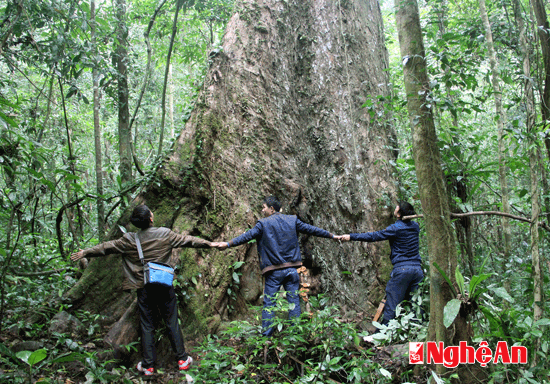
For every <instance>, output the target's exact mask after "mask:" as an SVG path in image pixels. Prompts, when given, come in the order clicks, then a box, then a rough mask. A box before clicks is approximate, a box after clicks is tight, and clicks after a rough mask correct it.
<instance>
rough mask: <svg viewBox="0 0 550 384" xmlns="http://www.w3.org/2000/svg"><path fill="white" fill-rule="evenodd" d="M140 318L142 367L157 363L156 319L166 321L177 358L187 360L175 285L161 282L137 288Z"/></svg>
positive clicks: (169, 337) (149, 366)
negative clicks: (179, 320)
mask: <svg viewBox="0 0 550 384" xmlns="http://www.w3.org/2000/svg"><path fill="white" fill-rule="evenodd" d="M137 297H138V308H139V319H140V323H141V345H142V347H143V360H142V362H141V364H142V367H143V368H145V369H147V368H151V367H152V366H153V365H154V364H155V360H156V358H157V355H156V352H155V319H156V318H158V317H159V315H160V318H162V319H163V320H164V322H165V323H166V328H167V329H168V339H169V340H170V344H171V345H172V349H173V350H174V352H175V354H176V360H186V359H187V353H186V352H185V346H184V345H183V336H182V334H181V330H180V327H179V324H178V302H177V300H176V293H175V292H174V287H172V286H170V287H168V286H165V285H161V284H147V285H145V287H144V288H140V289H138V290H137Z"/></svg>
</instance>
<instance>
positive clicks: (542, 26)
mask: <svg viewBox="0 0 550 384" xmlns="http://www.w3.org/2000/svg"><path fill="white" fill-rule="evenodd" d="M531 4H532V7H533V11H534V12H535V18H536V19H537V26H536V30H537V33H538V35H539V41H540V47H541V51H542V60H543V63H544V90H543V93H542V95H541V103H540V104H541V106H540V110H541V114H542V123H543V124H544V127H548V125H550V23H549V22H548V16H547V14H546V9H545V3H544V2H543V1H542V0H531ZM544 131H546V129H545V130H544ZM544 143H545V145H546V152H547V155H548V160H550V134H549V133H548V132H547V133H546V137H545V140H544Z"/></svg>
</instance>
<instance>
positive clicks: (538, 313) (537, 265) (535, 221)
mask: <svg viewBox="0 0 550 384" xmlns="http://www.w3.org/2000/svg"><path fill="white" fill-rule="evenodd" d="M514 15H515V18H516V23H517V25H518V28H519V47H520V49H521V55H522V58H523V77H524V78H525V85H524V102H525V110H526V115H527V118H526V121H525V125H526V131H527V136H528V138H529V140H528V141H527V143H528V146H529V170H530V180H531V226H530V230H531V263H532V267H533V320H535V321H536V320H540V319H541V318H542V307H541V303H542V284H543V276H542V269H541V262H540V252H539V242H540V241H539V215H540V193H539V188H540V185H539V159H540V155H539V143H538V139H537V135H536V131H535V123H536V112H535V98H534V93H533V82H532V80H531V62H530V59H529V53H530V51H531V49H530V44H529V41H528V40H527V37H526V27H525V22H524V20H523V17H522V15H521V6H520V4H519V1H518V0H514ZM536 345H537V346H536V347H535V350H538V349H539V345H540V340H537V341H536ZM537 360H538V357H537V355H536V354H535V357H534V361H533V362H532V363H531V364H532V366H535V365H536V363H537Z"/></svg>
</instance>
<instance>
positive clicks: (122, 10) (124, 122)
mask: <svg viewBox="0 0 550 384" xmlns="http://www.w3.org/2000/svg"><path fill="white" fill-rule="evenodd" d="M116 15H117V31H116V35H117V38H116V52H115V57H116V68H117V80H118V81H117V84H118V153H119V161H120V164H119V170H120V172H119V173H120V184H121V186H122V188H121V189H122V190H124V188H125V187H126V186H127V184H128V183H129V182H131V181H132V131H131V129H130V125H129V118H130V109H129V106H128V101H129V91H128V50H127V48H126V47H127V44H128V26H127V25H126V0H116Z"/></svg>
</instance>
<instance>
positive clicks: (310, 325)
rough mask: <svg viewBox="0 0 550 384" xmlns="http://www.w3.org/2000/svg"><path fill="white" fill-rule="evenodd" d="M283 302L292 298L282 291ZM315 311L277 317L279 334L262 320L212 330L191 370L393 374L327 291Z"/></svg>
mask: <svg viewBox="0 0 550 384" xmlns="http://www.w3.org/2000/svg"><path fill="white" fill-rule="evenodd" d="M277 301H278V303H277V305H278V306H282V307H283V308H284V306H285V303H286V300H284V299H282V298H281V297H279V298H278V299H277ZM311 304H312V307H313V313H312V315H311V317H310V316H308V315H307V314H302V316H301V317H300V318H299V319H298V320H297V321H293V322H289V321H288V320H285V319H283V318H280V317H275V318H274V324H273V326H274V327H275V329H276V330H277V331H276V333H275V335H274V337H272V338H265V337H263V336H261V334H260V331H261V330H260V328H259V326H255V325H251V324H250V323H248V322H245V321H236V322H233V323H231V326H230V327H229V328H228V329H227V330H226V331H225V332H224V333H223V334H222V335H220V336H208V337H207V338H206V339H205V340H204V342H203V343H202V345H201V346H200V347H198V348H197V351H196V352H197V353H198V354H199V355H200V359H201V360H200V361H201V366H200V368H198V369H197V368H196V367H194V368H192V371H191V372H190V374H191V376H193V377H194V379H195V381H196V382H201V383H205V384H206V383H250V382H254V383H289V382H292V383H310V382H319V383H321V382H331V380H336V381H337V382H343V383H363V382H372V383H385V382H390V381H391V374H389V372H388V371H387V370H385V369H384V368H383V367H382V366H380V364H379V363H376V362H374V360H373V356H372V354H371V351H370V350H364V349H363V348H360V347H359V342H360V340H359V335H358V332H357V330H356V329H355V327H354V326H353V324H349V323H346V322H344V321H343V320H342V319H340V318H339V316H338V308H337V307H335V306H330V305H328V300H327V298H325V297H320V298H316V297H311Z"/></svg>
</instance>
